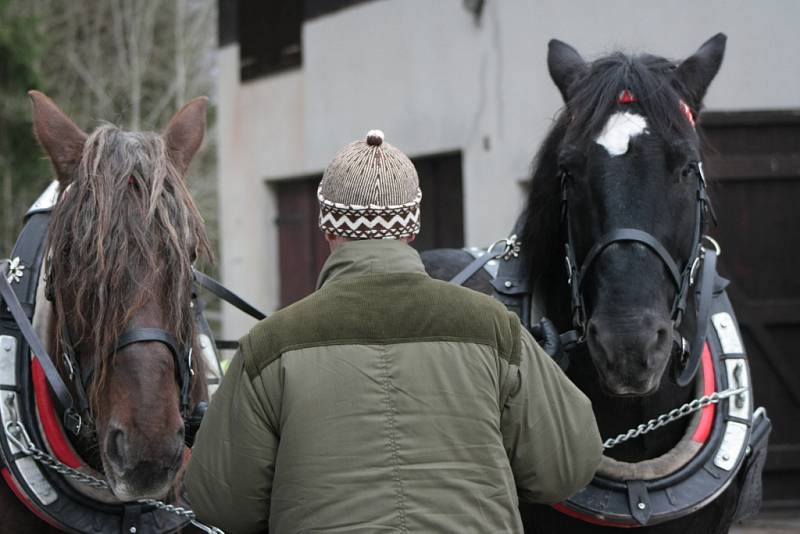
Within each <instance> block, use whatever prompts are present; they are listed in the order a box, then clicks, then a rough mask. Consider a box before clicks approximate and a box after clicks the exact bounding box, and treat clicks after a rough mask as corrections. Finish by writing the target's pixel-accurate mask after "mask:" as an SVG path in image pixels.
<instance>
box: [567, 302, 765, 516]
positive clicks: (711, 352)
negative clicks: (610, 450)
mask: <svg viewBox="0 0 800 534" xmlns="http://www.w3.org/2000/svg"><path fill="white" fill-rule="evenodd" d="M711 324H712V325H713V328H712V329H711V330H710V333H709V336H708V338H707V340H706V343H705V350H704V356H703V366H702V369H703V382H702V387H703V391H704V393H705V394H709V393H713V392H714V391H716V392H720V391H724V390H725V389H727V388H732V387H746V388H747V390H746V391H745V392H744V393H742V394H739V395H734V396H731V397H729V398H726V399H723V400H721V401H720V402H719V404H717V405H714V404H710V405H708V406H706V407H705V408H703V411H702V412H700V414H701V415H700V416H698V417H697V418H696V419H695V420H694V421H693V423H690V427H689V428H688V429H687V434H686V436H685V437H684V439H683V440H681V443H679V444H678V445H677V446H676V448H675V449H673V451H678V450H681V452H682V453H683V455H682V460H681V461H679V462H676V464H677V465H675V466H674V469H672V470H670V471H669V472H653V473H651V474H650V475H648V476H644V475H643V476H642V477H641V478H640V479H631V475H630V473H628V474H623V473H624V472H625V470H618V471H617V475H618V476H613V475H611V474H610V472H611V471H613V469H610V468H603V467H601V469H600V470H599V471H598V474H597V475H595V477H594V479H593V480H592V481H591V482H590V483H589V485H588V486H586V487H585V488H584V489H582V490H581V491H579V492H578V493H577V494H576V495H574V496H573V497H571V498H569V499H567V500H566V501H563V502H561V503H558V504H556V505H554V508H555V509H557V510H559V511H560V512H562V513H564V514H566V515H569V516H571V517H574V518H577V519H580V520H582V521H585V522H589V523H593V524H598V525H604V526H613V527H640V526H645V525H647V526H649V525H654V524H658V523H662V522H664V521H670V520H672V519H677V518H679V517H683V516H686V515H688V514H691V513H693V512H695V511H697V510H698V509H700V508H702V507H703V506H705V505H706V504H708V503H709V502H711V501H713V500H714V499H716V498H717V497H718V496H719V495H720V494H721V493H722V492H723V491H725V489H726V488H727V487H728V486H729V485H730V484H731V482H733V480H734V478H736V476H737V474H738V473H739V472H740V471H743V472H744V473H745V477H748V475H749V474H750V473H751V472H752V471H753V465H755V464H756V463H757V462H763V458H762V456H763V452H764V450H765V449H766V442H767V437H768V435H769V432H770V429H771V423H770V421H769V419H768V418H767V417H766V412H765V411H764V410H763V408H759V410H756V411H754V410H753V396H752V389H751V387H750V386H751V381H750V372H749V366H748V363H747V355H746V353H745V351H744V345H743V343H742V340H741V334H740V332H739V328H738V324H737V322H736V319H735V316H734V315H733V309H732V307H731V305H730V301H729V300H728V298H727V296H726V295H725V292H724V290H720V291H719V292H718V293H717V295H715V298H714V303H713V315H712V316H711ZM687 451H688V452H687ZM672 454H673V452H672V451H671V452H668V453H666V454H665V455H664V456H663V457H661V458H665V457H668V455H672ZM676 456H678V457H681V456H680V454H678V455H676ZM652 462H656V463H658V459H657V460H649V461H645V462H640V463H639V464H624V463H622V464H620V463H619V462H614V461H611V464H610V465H613V464H615V463H616V464H619V465H623V466H630V467H629V468H628V471H631V470H637V469H638V470H639V471H640V472H641V473H645V472H647V471H648V469H645V468H639V467H638V466H640V465H641V466H646V465H647V464H649V463H652ZM605 463H607V462H606V461H605V460H604V465H605ZM748 481H749V480H748ZM742 488H743V494H742V495H744V497H740V500H739V503H738V505H737V514H738V515H743V512H744V510H745V509H746V506H747V500H748V498H753V496H752V495H747V493H748V492H754V491H760V489H759V488H757V487H755V485H753V486H748V484H747V483H746V482H744V481H743V483H742ZM759 498H760V496H759Z"/></svg>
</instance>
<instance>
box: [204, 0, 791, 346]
mask: <svg viewBox="0 0 800 534" xmlns="http://www.w3.org/2000/svg"><path fill="white" fill-rule="evenodd" d="M799 20H800V2H796V1H794V0H762V1H759V2H754V1H748V0H703V1H701V2H697V1H690V0H674V1H671V2H663V1H656V0H639V1H637V2H633V1H627V0H604V1H602V2H599V1H593V0H580V1H578V0H571V1H560V0H535V1H531V0H487V2H486V5H485V9H484V12H483V16H482V18H481V20H480V22H479V23H476V21H475V19H474V17H473V16H472V14H471V13H470V12H469V11H467V10H466V9H465V8H464V6H463V2H462V1H461V0H436V1H432V0H382V1H375V2H370V3H367V4H362V5H359V6H356V7H353V8H349V9H345V10H342V11H339V12H337V13H334V14H332V15H329V16H325V17H321V18H318V19H314V20H312V21H309V22H308V23H306V24H305V26H304V30H303V65H302V67H301V68H300V69H298V70H296V71H292V72H289V73H282V74H278V75H275V76H269V77H265V78H261V79H258V80H254V81H249V82H246V83H241V82H240V81H239V63H238V61H239V59H238V58H239V52H238V46H237V45H229V46H226V47H224V48H222V49H220V51H219V92H218V98H219V102H218V106H219V114H220V122H219V135H220V139H219V144H218V146H219V188H220V209H221V213H220V218H221V221H222V228H221V231H222V234H221V235H222V253H221V256H222V258H221V262H222V274H223V280H224V282H225V283H226V284H227V285H229V286H230V287H232V288H233V289H235V290H237V291H239V292H241V293H242V294H243V295H246V296H247V298H248V299H251V300H252V301H254V302H255V303H257V304H258V305H260V306H261V307H263V308H265V309H268V310H270V309H273V308H274V307H275V306H276V304H277V302H278V261H277V260H278V249H277V235H276V228H275V224H274V219H275V216H276V206H275V199H274V195H273V193H272V192H271V190H270V189H269V186H268V185H267V183H268V181H269V180H271V179H278V178H281V179H283V178H290V177H294V176H302V175H306V174H309V173H318V172H321V171H322V170H323V169H324V167H325V165H326V164H327V163H328V161H329V160H330V159H331V158H332V157H333V155H334V153H335V152H336V151H337V150H338V149H339V148H340V147H341V146H343V145H344V144H345V143H347V142H349V141H351V140H353V139H356V138H359V137H361V136H363V135H364V133H365V132H366V131H367V130H369V129H371V128H381V129H383V130H384V131H385V132H386V138H387V140H388V141H389V142H391V143H392V144H394V145H396V146H398V147H399V148H401V149H402V150H404V151H405V152H406V153H407V154H409V155H411V156H418V155H425V154H431V153H436V152H442V151H449V150H454V149H457V150H461V151H462V153H463V158H464V160H463V172H464V176H463V178H464V195H465V198H464V208H465V221H464V225H465V237H466V240H467V242H468V243H470V244H484V243H488V242H490V241H493V240H494V239H496V238H498V237H499V236H503V235H505V233H506V232H507V230H508V229H509V228H510V226H511V224H512V222H513V219H514V217H515V214H516V213H517V212H518V211H519V208H520V207H521V206H522V200H523V199H522V195H521V190H520V186H519V180H521V179H523V178H524V177H525V176H526V174H527V171H528V168H529V165H530V161H531V158H532V156H533V154H534V152H535V151H536V148H537V146H538V143H539V142H540V141H541V140H542V138H543V136H544V133H545V132H546V130H547V128H548V127H549V125H550V123H551V120H552V117H553V116H554V115H555V113H556V112H557V110H558V108H559V107H560V105H561V100H560V97H559V94H558V92H557V90H556V89H555V86H554V85H553V84H552V82H551V81H550V79H549V76H548V74H547V68H546V50H547V41H548V40H549V39H550V38H551V37H557V38H559V39H562V40H564V41H566V42H568V43H570V44H572V45H573V46H575V47H576V48H577V49H578V50H579V51H581V53H582V54H584V57H585V58H587V59H593V58H595V57H598V56H600V55H603V54H604V53H607V52H610V51H612V50H616V49H622V50H625V51H629V52H641V51H650V52H653V53H657V54H659V55H664V56H667V57H675V58H682V57H685V56H687V55H689V54H691V53H693V52H694V51H695V50H696V49H697V47H699V46H700V44H702V43H703V42H704V41H705V40H706V39H707V38H709V37H711V36H712V35H714V34H715V33H717V32H719V31H722V32H725V33H726V34H727V35H728V49H727V52H726V59H725V61H724V63H723V66H722V69H721V72H720V74H719V76H718V77H717V79H716V81H715V82H714V84H712V86H711V89H710V91H709V93H708V95H707V98H706V105H707V108H709V109H714V110H742V109H787V108H791V109H798V108H800V61H798V59H797V56H798V52H800V32H798V31H797V21H799ZM487 147H488V148H487ZM224 317H225V324H226V335H229V336H238V335H241V334H243V333H244V332H245V331H246V329H247V328H248V326H249V325H250V324H251V322H250V321H248V320H247V319H245V318H244V317H242V315H241V314H239V313H238V312H236V311H234V310H230V309H228V310H226V311H225V314H224Z"/></svg>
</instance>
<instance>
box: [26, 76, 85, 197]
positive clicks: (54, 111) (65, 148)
mask: <svg viewBox="0 0 800 534" xmlns="http://www.w3.org/2000/svg"><path fill="white" fill-rule="evenodd" d="M28 96H29V97H30V98H31V102H33V133H34V134H35V135H36V139H38V140H39V144H40V145H42V148H44V151H45V152H46V153H47V156H48V157H49V158H50V161H51V162H52V163H53V167H54V168H55V170H56V176H57V177H58V180H59V182H61V184H62V186H63V185H65V184H68V183H69V182H70V181H72V179H73V176H74V174H75V169H76V167H77V166H78V164H79V163H80V161H81V155H82V154H83V145H84V143H85V142H86V138H87V135H86V133H85V132H84V131H83V130H81V129H80V128H78V126H77V125H76V124H75V123H74V122H72V120H71V119H70V118H69V117H67V116H66V115H65V114H64V112H63V111H61V110H60V109H59V108H58V106H57V105H56V103H55V102H53V101H52V100H50V98H48V97H47V95H45V94H44V93H40V92H39V91H28Z"/></svg>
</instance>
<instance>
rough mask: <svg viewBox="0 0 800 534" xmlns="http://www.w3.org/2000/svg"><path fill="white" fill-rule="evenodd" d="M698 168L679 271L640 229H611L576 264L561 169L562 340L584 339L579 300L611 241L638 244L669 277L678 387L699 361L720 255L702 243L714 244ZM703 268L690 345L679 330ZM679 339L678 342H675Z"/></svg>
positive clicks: (583, 312) (567, 187)
mask: <svg viewBox="0 0 800 534" xmlns="http://www.w3.org/2000/svg"><path fill="white" fill-rule="evenodd" d="M695 165H696V169H697V172H696V174H697V189H696V200H695V220H694V228H693V234H692V243H693V245H692V251H691V253H690V255H689V257H688V258H687V260H686V262H685V263H684V264H683V267H679V265H678V262H676V261H675V259H674V258H673V257H672V255H671V254H670V253H669V252H668V251H667V249H666V247H664V245H663V244H661V242H660V241H659V240H658V238H656V237H655V236H653V235H652V234H650V233H648V232H646V231H644V230H641V229H638V228H615V229H613V230H611V231H610V232H608V233H606V234H605V235H603V236H601V237H600V238H599V239H598V240H597V241H596V242H595V243H594V244H592V246H591V247H590V248H589V251H588V252H587V253H586V256H585V257H584V258H583V261H582V262H580V263H579V262H578V260H577V258H576V254H575V245H574V237H573V231H572V225H571V223H570V208H569V190H570V183H571V175H570V174H569V172H568V171H567V170H562V171H561V175H560V181H561V223H562V224H561V227H562V231H563V240H564V251H565V262H566V268H567V281H568V284H569V286H570V296H571V306H572V314H571V317H572V326H573V330H572V331H571V332H567V333H565V334H562V335H561V338H562V341H564V342H566V343H568V344H582V343H583V342H584V341H585V338H586V304H585V301H584V297H583V285H584V283H585V281H586V278H587V276H588V274H589V272H590V271H591V268H592V266H593V264H594V262H595V260H597V258H598V257H599V256H600V254H601V253H602V252H603V251H604V250H605V249H606V248H608V247H609V246H610V245H612V244H614V243H623V242H627V243H631V242H632V243H640V244H642V245H644V246H645V248H647V249H648V250H650V251H651V252H652V253H653V254H655V255H656V256H657V257H658V258H659V260H661V263H662V264H663V265H664V267H665V268H666V270H667V272H668V273H669V275H670V279H671V281H672V283H673V284H674V286H675V290H676V291H675V298H674V300H673V303H672V309H671V312H670V315H671V319H672V326H673V330H674V336H673V339H674V340H675V344H676V345H677V348H678V350H680V351H681V359H682V362H681V363H683V364H684V365H685V367H684V369H683V371H682V372H681V374H680V376H679V377H678V380H677V381H678V384H679V385H681V386H683V385H686V384H688V383H689V382H690V381H691V380H692V377H693V376H694V374H695V373H696V372H697V368H698V366H699V363H700V356H701V353H702V345H703V341H704V340H705V333H706V326H707V323H708V308H709V306H708V303H709V302H710V300H711V289H712V286H713V274H714V273H715V267H716V256H717V253H718V252H719V249H718V247H717V246H716V244H715V250H706V248H705V247H704V246H703V243H704V242H705V241H706V240H709V241H710V242H712V243H714V242H713V240H711V239H710V238H708V237H707V236H704V235H703V230H704V229H705V227H706V213H707V212H708V213H710V214H711V216H712V219H714V220H716V217H715V216H714V212H713V209H712V207H711V202H710V200H709V198H708V194H707V192H706V187H707V184H706V179H705V175H704V174H703V164H702V162H696V164H695ZM701 262H702V264H703V275H702V277H701V281H700V285H699V286H698V290H697V293H698V299H696V302H697V303H698V314H697V315H698V320H697V327H696V333H695V336H693V339H692V342H691V343H690V342H688V341H687V340H686V339H685V338H684V337H683V335H682V334H680V333H679V332H678V327H679V326H680V324H681V322H682V320H683V317H684V315H685V312H686V304H687V301H688V296H689V291H690V289H691V287H692V286H693V285H695V281H696V274H697V270H698V268H699V266H700V263H701ZM679 340H680V341H679Z"/></svg>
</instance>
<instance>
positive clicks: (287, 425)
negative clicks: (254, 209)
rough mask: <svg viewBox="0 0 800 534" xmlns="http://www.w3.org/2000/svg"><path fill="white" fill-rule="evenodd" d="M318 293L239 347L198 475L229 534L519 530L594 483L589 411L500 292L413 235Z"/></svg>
mask: <svg viewBox="0 0 800 534" xmlns="http://www.w3.org/2000/svg"><path fill="white" fill-rule="evenodd" d="M319 285H320V289H319V290H318V291H317V292H316V293H314V294H313V295H311V296H309V297H307V298H305V299H303V300H301V301H300V302H297V303H296V304H293V305H292V306H289V307H287V308H285V309H284V310H281V311H279V312H277V313H275V314H273V315H272V316H270V317H269V318H268V319H266V320H264V321H262V322H261V323H259V324H258V325H257V326H256V327H255V328H253V329H252V330H251V331H250V333H249V334H248V335H247V336H245V337H244V338H242V340H241V350H240V352H239V353H237V355H236V356H235V357H234V359H233V361H232V362H231V366H230V368H229V370H228V373H227V375H226V376H225V378H224V380H223V382H222V385H221V387H220V389H219V390H218V392H217V393H216V396H215V397H214V400H213V402H212V403H211V406H210V407H209V410H208V413H207V415H206V416H205V420H204V421H203V425H202V427H201V428H200V432H199V434H198V436H197V441H196V444H195V446H194V450H193V453H192V459H191V462H190V463H189V467H188V472H187V475H186V487H187V490H188V493H189V498H190V500H191V503H192V507H193V508H194V510H195V512H196V513H197V516H198V518H199V519H200V520H202V521H204V522H208V523H211V524H214V525H216V526H218V527H220V528H222V529H223V530H225V531H226V532H228V533H237V532H256V531H264V530H266V529H267V528H269V530H270V531H271V532H273V533H294V532H337V533H344V532H348V533H350V532H363V533H368V532H369V533H373V532H437V533H440V532H441V533H444V532H454V533H462V532H481V533H485V532H503V533H505V532H521V531H522V526H521V523H520V519H519V513H518V510H517V506H518V499H522V500H525V501H530V502H541V503H551V502H555V501H559V500H562V499H564V498H566V497H568V496H570V495H572V494H573V493H575V492H576V491H577V490H578V489H580V488H581V487H583V486H584V485H586V484H587V483H588V482H589V480H590V479H591V477H592V475H593V474H594V472H595V469H596V468H597V466H598V464H599V461H600V455H601V451H602V447H601V442H600V436H599V434H598V431H597V425H596V423H595V420H594V415H593V413H592V409H591V405H590V403H589V400H588V399H587V398H586V397H585V396H584V395H583V394H582V393H581V392H580V391H579V390H578V389H577V388H576V387H575V386H574V385H573V384H572V383H571V382H570V381H569V379H568V378H566V376H565V375H564V374H563V373H562V372H561V370H560V369H559V368H558V367H557V366H556V365H555V364H554V363H553V361H552V360H551V359H550V358H549V357H548V356H547V354H545V353H544V352H543V351H542V349H541V348H539V346H538V345H537V344H536V342H535V341H534V340H533V338H532V337H531V336H530V335H529V334H528V332H527V331H525V330H524V329H522V328H521V327H520V323H519V321H518V319H517V317H516V316H515V315H513V314H510V313H508V312H507V311H506V310H505V309H504V308H503V306H502V305H500V304H499V303H498V302H497V301H495V300H494V299H492V298H490V297H488V296H486V295H482V294H479V293H477V292H475V291H472V290H469V289H464V288H461V287H456V286H454V285H452V284H448V283H446V282H442V281H438V280H433V279H431V278H430V277H428V276H427V274H425V271H424V269H423V266H422V262H421V261H420V258H419V256H418V254H417V253H416V251H414V249H412V248H411V247H409V246H408V245H406V244H405V243H403V242H401V241H392V240H382V241H375V240H370V241H354V242H348V243H346V244H344V245H342V246H340V247H338V248H337V249H336V250H335V251H334V252H333V254H332V255H331V257H330V258H329V259H328V261H327V262H326V263H325V266H324V268H323V270H322V273H321V274H320V284H319Z"/></svg>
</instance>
